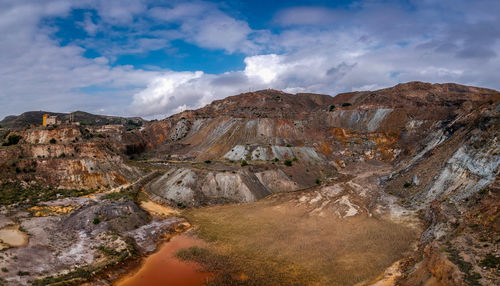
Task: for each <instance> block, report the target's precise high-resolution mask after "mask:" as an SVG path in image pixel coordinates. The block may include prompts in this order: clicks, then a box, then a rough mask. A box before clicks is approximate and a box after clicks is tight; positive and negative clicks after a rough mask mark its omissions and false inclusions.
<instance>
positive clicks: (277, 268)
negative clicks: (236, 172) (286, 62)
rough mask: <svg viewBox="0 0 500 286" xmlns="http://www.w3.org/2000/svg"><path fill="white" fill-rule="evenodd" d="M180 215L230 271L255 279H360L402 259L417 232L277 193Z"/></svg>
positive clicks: (303, 282)
mask: <svg viewBox="0 0 500 286" xmlns="http://www.w3.org/2000/svg"><path fill="white" fill-rule="evenodd" d="M285 196H286V195H285ZM183 214H184V215H185V216H186V217H187V219H188V220H189V221H190V222H191V223H192V224H193V225H194V226H195V227H197V232H198V234H199V236H200V237H201V238H203V239H205V240H207V241H209V242H211V243H210V246H209V249H210V250H211V251H212V252H213V253H215V254H214V255H213V257H215V258H216V259H219V258H220V257H226V259H228V260H229V261H231V262H230V263H231V264H233V267H232V268H231V269H232V270H231V271H239V273H245V275H247V276H248V279H249V280H248V281H253V283H254V284H259V283H260V282H263V283H264V282H265V283H266V285H284V284H283V283H285V284H286V283H289V282H290V283H293V284H295V285H354V284H357V283H364V282H367V281H370V280H373V279H374V278H376V277H377V276H378V275H380V274H381V273H383V271H384V269H386V268H387V267H389V266H391V265H392V264H393V263H394V262H395V261H397V260H398V259H400V258H402V257H403V255H404V254H405V252H407V251H409V250H410V248H411V244H412V242H414V241H416V239H417V238H418V235H417V232H416V231H415V230H414V229H411V228H409V227H407V226H404V225H402V224H397V223H395V222H391V221H389V220H385V219H382V218H375V217H368V216H366V215H357V216H354V217H349V218H348V219H340V218H337V217H334V216H330V217H319V216H314V215H310V214H309V213H308V212H307V211H306V210H305V209H303V208H301V207H300V206H295V205H293V204H290V203H289V202H287V201H286V200H283V199H280V198H277V197H274V198H268V199H264V200H261V201H258V202H255V203H249V204H233V205H224V206H214V207H205V208H199V209H189V210H186V211H184V212H183ZM217 257H218V258H217ZM214 263H215V264H217V263H218V262H214ZM226 263H227V261H226ZM219 264H220V263H219ZM233 274H234V273H231V275H233ZM215 284H217V283H215ZM250 285H253V284H252V283H250Z"/></svg>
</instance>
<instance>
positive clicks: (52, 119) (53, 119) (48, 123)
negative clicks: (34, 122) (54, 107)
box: [42, 114, 60, 127]
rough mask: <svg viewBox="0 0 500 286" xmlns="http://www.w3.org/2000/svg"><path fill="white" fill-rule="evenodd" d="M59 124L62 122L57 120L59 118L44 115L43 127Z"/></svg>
mask: <svg viewBox="0 0 500 286" xmlns="http://www.w3.org/2000/svg"><path fill="white" fill-rule="evenodd" d="M58 123H60V120H57V116H55V115H48V114H44V115H43V122H42V126H43V127H47V126H53V125H56V124H58Z"/></svg>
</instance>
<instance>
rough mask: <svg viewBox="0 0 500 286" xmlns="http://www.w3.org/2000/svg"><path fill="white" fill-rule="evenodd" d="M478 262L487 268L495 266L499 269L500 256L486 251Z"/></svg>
mask: <svg viewBox="0 0 500 286" xmlns="http://www.w3.org/2000/svg"><path fill="white" fill-rule="evenodd" d="M479 264H480V265H481V266H484V267H487V268H496V269H498V270H500V256H495V255H493V254H491V253H488V254H486V257H485V258H484V259H483V260H482V261H481V262H480V263H479Z"/></svg>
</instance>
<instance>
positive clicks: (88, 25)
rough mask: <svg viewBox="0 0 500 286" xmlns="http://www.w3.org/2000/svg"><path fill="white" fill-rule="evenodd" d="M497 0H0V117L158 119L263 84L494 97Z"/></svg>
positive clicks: (499, 42)
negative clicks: (423, 85) (409, 87)
mask: <svg viewBox="0 0 500 286" xmlns="http://www.w3.org/2000/svg"><path fill="white" fill-rule="evenodd" d="M499 53H500V1H498V0H474V1H468V0H436V1H430V0H406V1H390V0H387V1H377V0H364V1H363V0H358V1H347V0H346V1H314V0H310V1H298V0H289V1H269V0H267V1H260V0H253V1H242V0H240V1H238V0H233V1H175V0H172V1H153V0H116V1H114V0H79V1H72V0H30V1H28V0H0V118H3V117H4V116H7V115H12V114H20V113H22V112H25V111H29V110H47V111H57V112H71V111H75V110H83V111H87V112H91V113H97V114H108V115H119V116H142V117H144V118H147V119H153V118H157V119H160V118H164V117H166V116H169V115H171V114H174V113H177V112H180V111H183V110H185V109H196V108H199V107H202V106H204V105H206V104H208V103H210V102H212V101H213V100H216V99H221V98H224V97H226V96H229V95H234V94H238V93H242V92H248V91H254V90H259V89H266V88H273V89H279V90H283V91H286V92H290V93H298V92H314V93H325V94H330V95H335V94H337V93H340V92H348V91H355V90H375V89H379V88H384V87H389V86H393V85H395V84H398V83H401V82H408V81H415V80H418V81H426V82H432V83H436V82H437V83H442V82H456V83H461V84H466V85H474V86H481V87H487V88H493V89H497V90H500V54H499Z"/></svg>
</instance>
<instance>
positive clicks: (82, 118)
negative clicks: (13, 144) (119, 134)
mask: <svg viewBox="0 0 500 286" xmlns="http://www.w3.org/2000/svg"><path fill="white" fill-rule="evenodd" d="M44 114H49V115H56V116H57V117H58V118H59V119H60V120H62V121H67V120H69V118H70V113H56V112H49V111H28V112H25V113H23V114H21V115H17V116H16V115H10V116H7V117H5V118H4V119H3V120H2V121H0V126H2V127H8V128H14V129H16V128H24V127H29V126H30V125H31V124H35V125H42V118H43V115H44ZM71 114H72V115H73V118H74V121H78V122H80V123H81V124H82V125H107V124H121V125H125V126H129V127H137V126H142V125H143V124H144V123H146V122H147V120H144V119H142V118H140V117H119V116H106V115H96V114H91V113H87V112H83V111H75V112H73V113H71Z"/></svg>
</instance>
